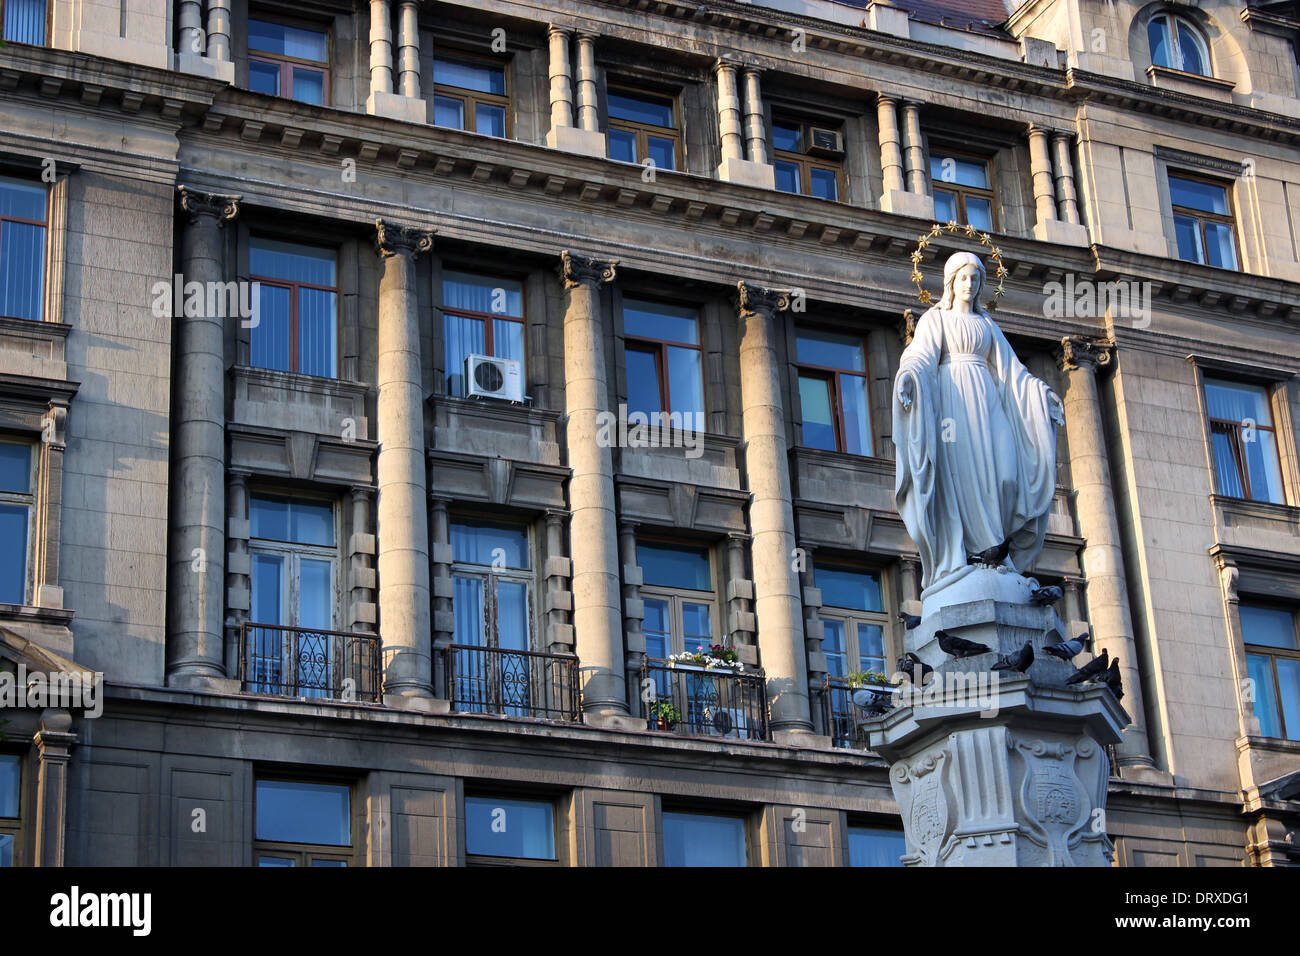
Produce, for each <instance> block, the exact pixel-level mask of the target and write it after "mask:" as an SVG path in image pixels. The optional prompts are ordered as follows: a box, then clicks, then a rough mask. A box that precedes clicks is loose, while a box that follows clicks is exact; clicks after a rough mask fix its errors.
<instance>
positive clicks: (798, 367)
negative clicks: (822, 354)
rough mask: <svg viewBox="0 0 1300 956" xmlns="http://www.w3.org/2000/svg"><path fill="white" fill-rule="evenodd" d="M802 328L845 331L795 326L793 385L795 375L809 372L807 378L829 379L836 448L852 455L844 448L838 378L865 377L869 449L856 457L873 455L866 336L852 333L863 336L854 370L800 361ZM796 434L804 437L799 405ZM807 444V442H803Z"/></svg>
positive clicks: (873, 424)
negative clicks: (859, 366)
mask: <svg viewBox="0 0 1300 956" xmlns="http://www.w3.org/2000/svg"><path fill="white" fill-rule="evenodd" d="M801 331H804V332H828V333H834V334H835V335H844V334H846V333H845V332H843V331H841V330H835V329H825V328H820V327H818V326H814V325H800V326H796V327H795V330H794V336H795V341H794V348H795V386H796V388H797V387H798V379H800V378H803V377H804V373H805V372H807V373H808V377H809V378H820V379H822V380H823V381H829V382H830V390H831V406H832V409H831V410H832V416H833V418H834V419H835V450H836V451H837V452H839V453H840V454H843V455H852V454H854V452H851V451H846V446H847V444H848V443H847V441H846V440H845V435H844V386H843V383H842V382H841V380H840V377H841V376H842V375H856V376H861V377H862V378H864V379H866V383H867V424H868V426H870V438H871V453H870V455H859V456H858V457H863V458H866V457H869V458H874V457H876V423H875V422H874V421H873V420H872V419H871V414H872V408H871V391H870V390H871V354H870V351H869V350H868V348H867V337H866V336H865V335H859V334H858V333H857V332H854V333H852V335H853V336H854V338H860V339H861V340H862V364H863V370H862V371H861V372H855V371H853V370H852V369H846V368H838V367H836V366H833V365H813V364H812V363H811V362H800V361H799V333H800V332H801ZM799 437H800V441H801V442H802V440H803V407H802V405H801V406H800V409H799ZM803 447H805V448H810V447H812V446H810V445H804V446H803Z"/></svg>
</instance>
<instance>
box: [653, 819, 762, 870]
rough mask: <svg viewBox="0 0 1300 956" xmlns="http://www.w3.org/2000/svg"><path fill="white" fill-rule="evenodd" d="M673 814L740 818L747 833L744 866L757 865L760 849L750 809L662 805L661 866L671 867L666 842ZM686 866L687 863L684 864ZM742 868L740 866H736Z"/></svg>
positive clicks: (660, 820) (660, 822)
mask: <svg viewBox="0 0 1300 956" xmlns="http://www.w3.org/2000/svg"><path fill="white" fill-rule="evenodd" d="M669 815H672V816H696V817H714V818H718V817H724V818H731V819H735V820H739V821H740V823H741V826H742V828H743V830H744V833H745V863H744V866H745V867H746V868H747V867H752V866H757V865H758V863H757V861H756V860H755V851H756V850H757V849H758V841H757V840H756V839H755V837H756V834H755V833H754V829H755V821H754V814H753V812H752V811H750V810H745V809H738V808H733V807H716V808H715V807H679V806H667V807H661V808H660V812H659V845H660V847H661V849H662V851H663V852H662V855H661V856H660V859H659V865H660V866H661V867H669V866H671V864H669V863H668V847H667V842H666V830H667V818H668V816H669ZM682 865H683V866H685V865H686V864H682ZM736 869H740V867H736Z"/></svg>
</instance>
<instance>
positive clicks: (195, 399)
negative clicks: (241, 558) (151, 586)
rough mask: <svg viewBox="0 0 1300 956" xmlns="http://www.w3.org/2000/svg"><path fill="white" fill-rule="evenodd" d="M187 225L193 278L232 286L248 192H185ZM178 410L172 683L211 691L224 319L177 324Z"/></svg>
mask: <svg viewBox="0 0 1300 956" xmlns="http://www.w3.org/2000/svg"><path fill="white" fill-rule="evenodd" d="M178 191H179V195H180V203H181V209H182V211H183V212H184V213H185V215H186V218H187V223H186V226H185V229H184V231H183V233H182V235H181V271H182V274H183V279H184V281H185V282H187V283H189V282H224V281H225V278H226V269H225V233H224V231H223V227H224V226H225V224H226V223H227V222H230V221H231V220H233V219H234V218H235V217H236V216H237V215H238V214H239V203H240V197H239V196H224V195H214V194H210V193H201V192H197V191H195V190H193V189H190V188H189V187H188V186H181V187H179V190H178ZM172 322H173V326H174V329H175V349H176V356H177V358H176V386H175V387H176V394H177V395H179V396H180V397H181V400H180V401H178V402H177V405H176V418H175V422H174V424H173V426H172V469H171V491H170V495H171V508H170V512H171V513H170V522H169V524H170V527H169V529H168V558H167V592H168V593H167V632H168V641H167V683H168V684H169V685H171V686H175V687H206V686H210V685H209V682H210V681H212V680H215V679H221V678H224V677H225V676H226V671H225V654H224V634H223V612H224V610H225V608H224V599H225V590H224V584H225V570H224V563H225V550H226V538H225V521H226V507H225V495H226V476H225V470H226V398H225V380H226V361H225V336H224V323H223V320H222V319H220V318H218V317H216V316H209V315H205V314H199V315H178V316H174V317H173V318H172Z"/></svg>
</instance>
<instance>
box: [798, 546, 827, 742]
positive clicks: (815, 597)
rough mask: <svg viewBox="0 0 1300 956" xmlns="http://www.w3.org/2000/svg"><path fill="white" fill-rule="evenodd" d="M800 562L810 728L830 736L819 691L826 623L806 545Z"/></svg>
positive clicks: (824, 670)
mask: <svg viewBox="0 0 1300 956" xmlns="http://www.w3.org/2000/svg"><path fill="white" fill-rule="evenodd" d="M800 548H801V550H802V551H803V561H802V563H801V564H800V565H799V584H800V587H801V588H802V589H803V632H804V644H805V646H806V647H807V648H808V701H809V705H808V708H809V716H810V717H811V718H812V723H813V728H814V730H815V731H816V732H817V733H819V734H823V735H824V736H827V737H829V736H830V733H828V732H829V731H830V730H831V725H830V720H829V719H828V718H829V716H830V715H829V714H827V713H826V698H825V695H824V694H823V693H822V688H823V687H825V686H826V674H827V664H826V652H825V651H824V650H823V649H822V642H823V641H825V640H826V624H825V622H823V621H822V617H821V609H822V595H821V589H820V588H818V587H817V572H816V568H815V567H814V564H813V552H814V551H815V550H816V549H814V548H810V547H808V546H807V545H800Z"/></svg>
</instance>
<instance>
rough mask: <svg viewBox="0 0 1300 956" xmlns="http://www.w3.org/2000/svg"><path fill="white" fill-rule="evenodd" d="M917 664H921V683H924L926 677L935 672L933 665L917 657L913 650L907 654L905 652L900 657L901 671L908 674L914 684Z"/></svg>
mask: <svg viewBox="0 0 1300 956" xmlns="http://www.w3.org/2000/svg"><path fill="white" fill-rule="evenodd" d="M917 664H920V665H921V683H922V684H924V683H925V679H926V678H927V677H929V676H930V675H931V674H933V673H934V668H933V667H931V666H930V665H929V664H927V663H926V662H925V661H923V660H921V658H919V657H917V656H916V655H915V654H913V653H912V652H911V651H908V652H907V653H906V654H904V655H903V656H902V657H900V658H899V659H898V669H899V671H901V672H902V673H904V674H906V675H907V676H908V679H909V680H911V682H912V683H913V684H915V683H916V665H917Z"/></svg>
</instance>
